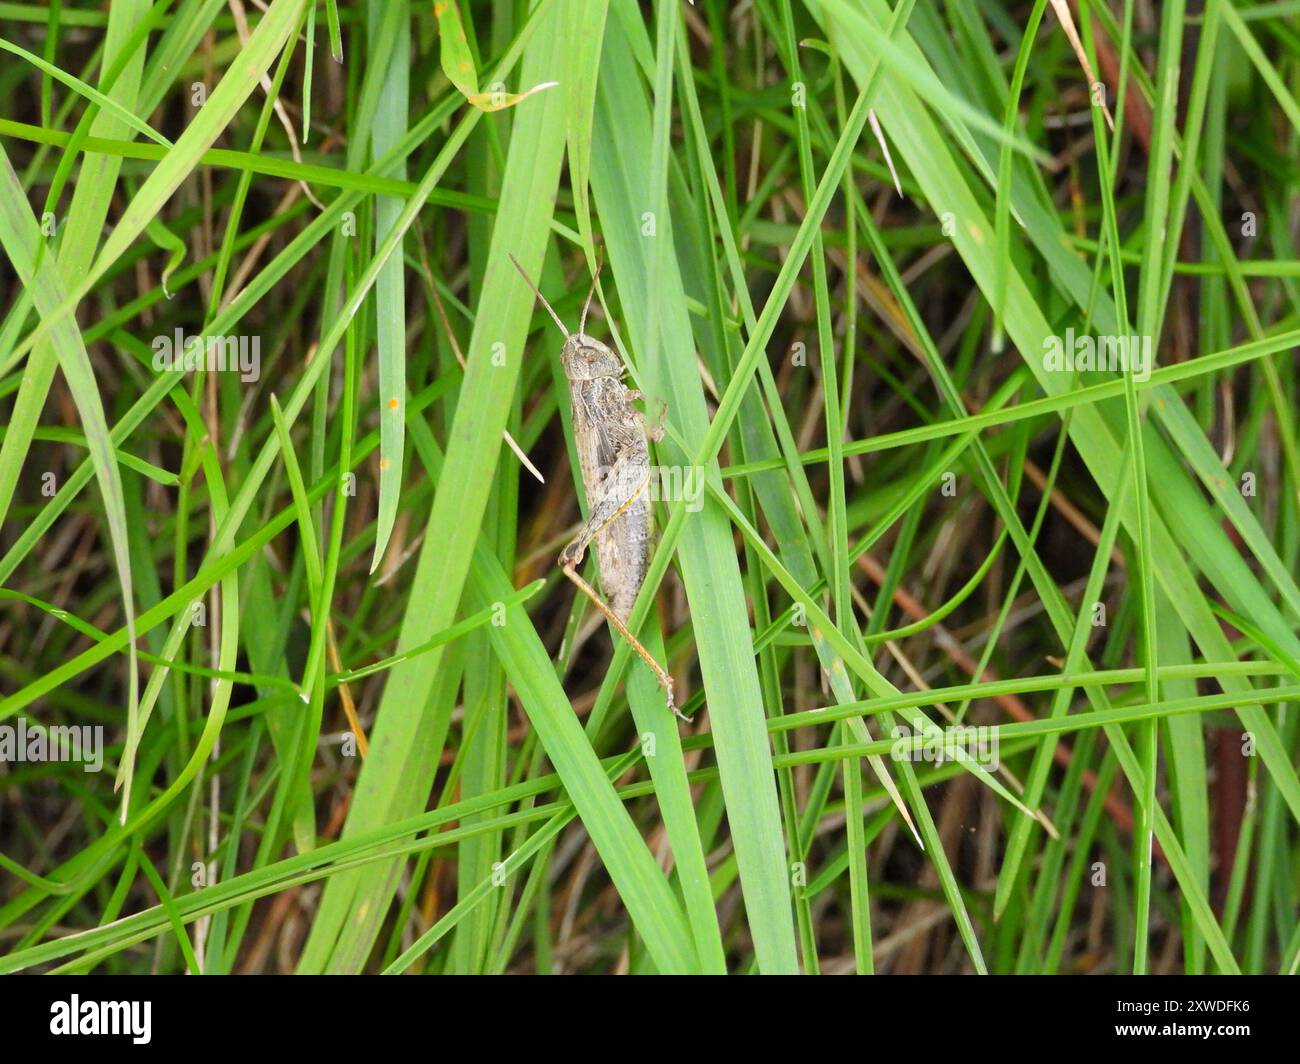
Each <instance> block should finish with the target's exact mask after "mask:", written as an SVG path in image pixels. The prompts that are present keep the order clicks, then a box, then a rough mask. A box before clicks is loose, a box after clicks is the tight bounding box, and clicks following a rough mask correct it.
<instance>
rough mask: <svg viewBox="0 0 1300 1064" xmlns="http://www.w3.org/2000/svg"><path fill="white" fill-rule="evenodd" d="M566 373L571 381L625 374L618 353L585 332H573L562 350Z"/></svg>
mask: <svg viewBox="0 0 1300 1064" xmlns="http://www.w3.org/2000/svg"><path fill="white" fill-rule="evenodd" d="M560 362H561V363H562V364H563V365H564V375H565V376H566V377H568V378H569V380H571V381H590V380H595V379H596V378H597V377H621V376H623V363H622V362H620V361H619V358H618V355H616V354H615V353H614V352H613V351H611V350H610V349H609V348H608V347H606V346H605V345H604V344H602V343H601V342H600V341H599V340H593V339H592V338H591V337H590V336H587V335H586V334H584V333H573V334H572V335H571V336H570V337H569V338H568V339H567V340H566V341H565V342H564V350H562V351H561V352H560Z"/></svg>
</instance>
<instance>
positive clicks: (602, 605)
mask: <svg viewBox="0 0 1300 1064" xmlns="http://www.w3.org/2000/svg"><path fill="white" fill-rule="evenodd" d="M560 569H561V571H562V572H563V573H564V575H565V576H567V577H568V578H569V579H570V580H572V581H573V583H574V586H576V587H577V589H578V590H579V591H581V592H582V593H583V594H584V595H586V596H587V598H589V599H591V601H592V604H593V605H594V606H595V607H596V609H598V610H600V612H601V613H603V614H604V615H605V619H606V620H607V621H609V623H610V624H612V625H613V626H614V630H615V631H616V632H618V634H619V635H621V636H622V637H623V638H624V639H625V640H627V644H628V646H630V647H631V648H632V649H633V650H634V651H636V653H637V656H638V657H640V659H641V660H642V661H644V662H645V663H646V664H647V665H648V666H650V671H651V672H653V673H654V674H655V678H656V679H657V680H658V681H659V684H660V686H662V687H663V689H664V697H665V698H666V699H667V701H668V708H669V709H671V710H672V711H673V715H674V716H676V717H679V718H680V719H682V720H684V721H686V723H687V724H689V723H691V718H690V717H688V716H686V714H684V713H683V712H682V711H681V710H680V709H678V708H677V703H676V702H675V701H673V678H672V677H671V676H669V675H668V672H667V670H666V669H664V667H663V666H662V665H660V664H659V662H657V661H655V659H654V658H653V657H652V656H651V654H650V651H648V650H646V648H645V647H644V646H643V645H642V644H641V640H639V639H638V638H637V637H636V636H634V635H633V634H632V631H631V629H630V628H628V626H627V625H626V624H625V623H624V621H623V618H621V617H619V616H618V614H617V613H615V612H614V610H613V609H612V608H611V607H610V606H609V605H608V604H607V603H606V602H605V600H604V599H602V598H601V597H600V595H599V594H597V592H596V589H595V588H594V587H592V586H591V585H590V584H589V583H587V581H586V580H584V579H583V578H582V577H581V576H579V575H578V572H577V570H576V569H575V568H574V566H573V565H572V564H569V565H561V567H560ZM629 610H630V607H629Z"/></svg>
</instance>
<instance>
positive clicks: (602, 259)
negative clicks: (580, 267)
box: [578, 255, 605, 336]
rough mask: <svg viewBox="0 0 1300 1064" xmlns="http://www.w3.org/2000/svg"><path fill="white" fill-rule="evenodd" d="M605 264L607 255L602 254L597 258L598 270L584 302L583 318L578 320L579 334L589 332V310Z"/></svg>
mask: <svg viewBox="0 0 1300 1064" xmlns="http://www.w3.org/2000/svg"><path fill="white" fill-rule="evenodd" d="M604 265H605V257H604V256H603V255H602V256H601V257H600V258H598V259H597V260H596V272H595V274H594V275H593V276H592V278H591V291H589V292H588V293H587V302H585V303H584V304H582V320H581V321H580V322H578V335H579V336H582V335H584V334H585V333H586V332H587V311H589V310H590V309H591V297H592V296H594V295H595V294H596V282H597V281H599V280H600V271H601V269H602V267H604Z"/></svg>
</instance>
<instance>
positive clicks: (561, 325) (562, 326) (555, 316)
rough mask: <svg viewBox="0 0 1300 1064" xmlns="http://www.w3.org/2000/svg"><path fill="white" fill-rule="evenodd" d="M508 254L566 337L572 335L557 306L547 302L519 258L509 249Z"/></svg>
mask: <svg viewBox="0 0 1300 1064" xmlns="http://www.w3.org/2000/svg"><path fill="white" fill-rule="evenodd" d="M506 254H507V255H508V256H509V257H510V261H511V262H513V263H514V264H515V269H516V270H518V271H519V274H520V276H521V277H523V279H524V280H525V281H527V282H528V287H529V288H531V289H532V290H533V295H535V296H536V297H537V298H538V299H539V300H540V301H541V304H542V306H544V307H545V308H546V312H547V313H548V314H549V315H550V316H551V319H552V320H553V321H554V322H555V324H556V325H557V326H558V327H559V330H560V332H561V333H563V334H564V338H565V339H566V340H567V339H568V338H569V335H570V334H569V330H568V329H567V328H566V327H565V324H564V322H562V321H560V316H559V315H558V314H556V313H555V308H554V307H552V306H551V304H549V303H548V302H546V297H545V296H544V295H542V293H541V292H540V291H538V288H537V285H535V284H533V279H532V278H531V277H529V276H528V274H527V273H525V272H524V268H523V267H522V266H520V265H519V260H518V259H517V258H515V257H514V256H513V255H511V254H510V252H508V251H507V252H506Z"/></svg>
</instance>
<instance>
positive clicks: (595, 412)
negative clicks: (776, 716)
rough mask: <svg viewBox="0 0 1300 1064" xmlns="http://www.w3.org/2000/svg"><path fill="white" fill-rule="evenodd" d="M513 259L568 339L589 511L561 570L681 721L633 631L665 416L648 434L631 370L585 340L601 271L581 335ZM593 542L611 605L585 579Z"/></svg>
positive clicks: (566, 355) (565, 355)
mask: <svg viewBox="0 0 1300 1064" xmlns="http://www.w3.org/2000/svg"><path fill="white" fill-rule="evenodd" d="M510 261H511V262H513V263H514V264H515V268H516V269H517V270H518V271H519V272H520V274H522V275H523V278H524V280H525V281H526V282H527V283H528V287H529V288H531V289H532V290H533V294H534V295H535V296H536V297H537V299H538V300H539V301H540V302H541V304H542V306H544V307H545V308H546V311H547V313H548V314H550V316H551V318H552V320H553V321H554V322H555V324H556V325H557V326H558V327H559V329H560V332H561V333H562V334H563V335H564V347H563V349H562V350H561V351H560V362H561V364H562V365H563V366H564V375H565V376H566V377H567V378H568V380H569V405H570V410H571V411H572V414H573V436H574V440H575V442H576V443H577V447H578V465H579V467H580V470H581V473H582V484H583V487H584V488H585V490H586V493H587V502H588V505H589V512H588V514H587V520H586V521H584V522H583V525H582V528H580V529H579V530H578V534H577V535H576V536H575V537H574V538H573V541H572V542H571V543H569V545H568V546H566V547H565V548H564V550H562V551H561V552H560V557H559V564H560V569H561V570H562V571H563V573H564V575H565V576H567V577H568V578H569V579H570V580H572V581H573V583H574V584H575V585H576V587H577V588H578V590H579V591H581V592H582V593H583V594H584V595H586V596H587V597H588V598H589V599H591V601H592V602H593V603H594V604H595V606H596V608H597V609H598V610H600V612H601V613H603V614H604V615H605V618H606V619H607V620H608V621H609V623H610V624H612V625H613V626H614V629H615V631H617V632H618V634H619V635H621V636H622V637H623V638H624V639H626V640H627V642H628V644H629V645H630V646H631V647H632V649H633V650H635V651H636V652H637V654H639V655H640V656H641V659H642V660H643V661H644V662H645V663H646V664H647V665H649V666H650V668H651V670H652V671H653V672H654V674H655V676H656V677H658V679H659V682H660V683H661V684H662V685H663V689H664V693H665V695H666V697H667V699H668V708H669V709H671V710H672V711H673V712H674V713H676V714H677V716H679V717H681V716H682V714H681V713H680V712H679V711H678V709H677V707H676V705H675V704H674V703H673V681H672V677H670V676H669V675H668V673H667V672H665V671H664V668H663V666H662V665H660V664H659V663H658V662H657V661H655V659H654V658H653V657H651V656H650V652H649V651H648V650H646V648H645V647H644V646H642V645H641V641H640V640H639V639H637V637H636V636H634V635H633V634H632V632H631V631H630V630H629V629H628V627H627V619H628V615H629V614H631V612H632V604H633V603H634V602H635V601H636V596H637V592H638V591H640V590H641V584H642V582H643V581H644V580H645V574H646V568H647V566H648V565H649V561H650V499H649V493H648V491H647V488H648V486H649V484H650V448H649V445H648V443H647V442H646V441H647V437H648V438H649V439H652V440H655V441H656V442H658V441H659V440H661V439H663V420H662V417H661V419H660V423H659V425H658V426H657V427H656V428H653V429H647V426H646V421H645V415H644V414H643V413H641V411H639V410H637V409H636V408H635V407H634V406H633V405H632V403H633V402H635V401H636V400H638V399H641V398H642V395H641V393H640V392H639V391H637V390H636V389H635V388H628V387H627V386H626V385H624V383H623V377H624V376H625V375H626V374H627V368H626V367H625V366H624V365H623V363H622V362H621V361H620V360H619V357H618V355H616V354H615V353H614V352H613V351H611V350H610V349H609V348H608V347H606V346H605V345H604V344H602V343H601V342H600V341H599V340H595V339H593V338H592V337H590V336H588V335H587V334H586V328H587V311H588V310H589V309H590V308H591V299H592V296H594V295H595V294H596V280H597V278H599V277H600V267H599V266H598V267H597V268H596V276H595V277H593V278H592V279H591V291H590V292H588V293H587V301H586V303H585V304H583V308H582V319H581V321H580V322H579V323H578V331H577V332H576V333H571V332H569V330H568V328H567V327H566V326H565V324H564V322H562V321H561V320H560V316H559V315H558V314H556V313H555V310H554V308H552V306H551V304H550V303H548V302H547V301H546V297H545V296H544V295H542V293H541V292H540V291H539V290H538V288H537V285H535V284H533V281H532V278H530V277H529V276H528V274H527V273H526V272H525V271H524V268H523V267H522V266H520V265H519V260H518V259H516V258H515V257H514V256H513V255H511V256H510ZM665 413H666V409H665ZM592 542H594V543H595V544H596V562H597V565H598V566H599V569H600V586H601V589H602V590H603V591H604V592H605V594H606V595H608V596H609V602H608V603H606V602H605V600H604V599H602V598H601V597H600V595H599V594H597V593H596V589H595V588H593V587H592V586H591V585H590V584H589V583H587V581H586V580H584V579H583V578H582V576H581V575H579V573H578V566H579V565H581V564H582V559H583V556H584V555H585V554H586V552H587V546H588V545H589V544H590V543H592ZM682 719H683V720H685V719H687V718H685V717H683V718H682Z"/></svg>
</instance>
